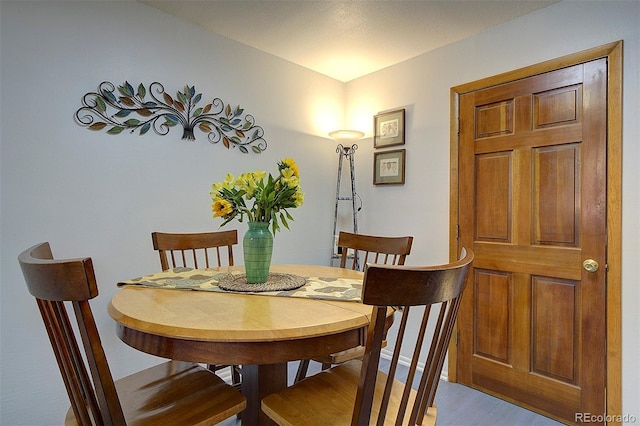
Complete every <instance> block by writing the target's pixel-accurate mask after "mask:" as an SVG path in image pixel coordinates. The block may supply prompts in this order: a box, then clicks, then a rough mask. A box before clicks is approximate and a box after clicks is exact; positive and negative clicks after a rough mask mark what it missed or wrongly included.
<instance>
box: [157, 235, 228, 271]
mask: <svg viewBox="0 0 640 426" xmlns="http://www.w3.org/2000/svg"><path fill="white" fill-rule="evenodd" d="M151 239H152V241H153V248H154V249H155V250H157V251H158V254H159V256H160V266H161V267H162V269H163V270H167V269H172V268H176V267H181V266H182V267H190V268H196V269H197V268H200V267H202V266H204V267H205V268H212V267H215V266H226V265H229V266H233V265H234V260H233V246H234V245H236V244H238V231H237V230H231V231H220V232H202V233H190V234H169V233H165V232H153V233H152V234H151ZM225 248H226V250H224V249H225ZM221 249H222V250H221ZM214 251H215V253H214ZM225 256H226V257H225Z"/></svg>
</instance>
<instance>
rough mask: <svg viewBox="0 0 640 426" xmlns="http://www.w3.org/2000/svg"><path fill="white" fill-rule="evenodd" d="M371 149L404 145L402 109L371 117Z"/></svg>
mask: <svg viewBox="0 0 640 426" xmlns="http://www.w3.org/2000/svg"><path fill="white" fill-rule="evenodd" d="M373 129H374V135H373V147H374V148H382V147H387V146H394V145H404V109H398V110H395V111H388V112H382V113H379V114H377V115H375V116H373Z"/></svg>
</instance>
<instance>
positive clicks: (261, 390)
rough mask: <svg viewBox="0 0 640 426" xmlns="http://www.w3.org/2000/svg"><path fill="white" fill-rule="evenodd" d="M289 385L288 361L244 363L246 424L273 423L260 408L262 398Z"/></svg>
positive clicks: (243, 419)
mask: <svg viewBox="0 0 640 426" xmlns="http://www.w3.org/2000/svg"><path fill="white" fill-rule="evenodd" d="M286 387H287V363H286V362H285V363H280V364H262V365H243V366H242V394H243V395H244V396H245V398H247V408H246V409H245V410H244V411H243V412H242V414H241V419H242V425H244V426H256V425H273V424H275V423H273V422H272V421H271V419H270V418H269V417H267V416H266V415H265V414H264V413H263V412H262V409H261V408H260V403H261V401H262V398H264V397H265V396H267V395H269V394H271V393H274V392H279V391H281V390H282V389H284V388H286Z"/></svg>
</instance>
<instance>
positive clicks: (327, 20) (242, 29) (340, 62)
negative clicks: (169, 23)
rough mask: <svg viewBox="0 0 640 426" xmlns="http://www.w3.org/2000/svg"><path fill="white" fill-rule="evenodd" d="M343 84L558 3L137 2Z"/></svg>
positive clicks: (494, 0) (531, 0)
mask: <svg viewBox="0 0 640 426" xmlns="http://www.w3.org/2000/svg"><path fill="white" fill-rule="evenodd" d="M138 1H140V2H141V3H145V4H147V5H150V6H153V7H156V8H158V9H160V10H162V11H164V12H166V13H168V14H171V15H174V16H176V17H178V18H181V19H184V20H186V21H189V22H192V23H194V24H196V25H199V26H201V27H203V28H206V29H207V30H209V31H211V32H212V33H216V34H219V35H222V36H224V37H227V38H230V39H232V40H235V41H238V42H240V43H243V44H246V45H248V46H251V47H254V48H256V49H259V50H262V51H264V52H267V53H270V54H272V55H275V56H278V57H280V58H283V59H286V60H288V61H291V62H293V63H296V64H298V65H301V66H303V67H305V68H309V69H312V70H314V71H317V72H319V73H321V74H325V75H327V76H329V77H332V78H335V79H337V80H340V81H343V82H347V81H349V80H353V79H355V78H358V77H361V76H363V75H366V74H370V73H372V72H374V71H378V70H381V69H383V68H386V67H389V66H391V65H394V64H396V63H398V62H402V61H404V60H407V59H410V58H413V57H415V56H418V55H421V54H423V53H425V52H428V51H430V50H434V49H437V48H439V47H441V46H444V45H446V44H449V43H453V42H455V41H458V40H461V39H463V38H466V37H469V36H472V35H474V34H477V33H479V32H481V31H484V30H486V29H488V28H491V27H493V26H496V25H499V24H501V23H503V22H507V21H510V20H512V19H515V18H517V17H519V16H522V15H526V14H528V13H532V12H535V11H536V10H538V9H541V8H544V7H547V6H549V5H551V4H554V3H557V2H558V1H559V0H375V1H374V0H351V1H333V0H297V1H291V0H138Z"/></svg>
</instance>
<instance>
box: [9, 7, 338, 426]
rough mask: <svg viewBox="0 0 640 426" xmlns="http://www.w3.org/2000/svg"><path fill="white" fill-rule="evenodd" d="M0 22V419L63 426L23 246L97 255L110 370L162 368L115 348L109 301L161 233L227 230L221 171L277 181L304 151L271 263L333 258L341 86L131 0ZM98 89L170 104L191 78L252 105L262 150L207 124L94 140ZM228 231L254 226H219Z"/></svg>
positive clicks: (30, 12) (56, 377)
mask: <svg viewBox="0 0 640 426" xmlns="http://www.w3.org/2000/svg"><path fill="white" fill-rule="evenodd" d="M1 19H2V21H1V26H0V28H1V34H0V35H1V42H2V45H1V48H2V53H1V54H2V57H1V61H2V75H1V90H2V93H1V95H2V98H1V99H2V102H1V107H2V118H1V119H2V122H1V125H0V129H1V140H2V151H1V153H2V167H1V169H2V180H1V182H2V183H1V185H2V187H1V190H2V213H1V214H2V225H1V226H2V228H1V232H2V281H1V282H2V285H1V292H2V294H1V301H2V302H1V303H2V308H1V315H2V320H1V327H2V328H1V336H2V343H1V344H2V352H1V356H2V364H1V368H2V369H1V374H2V378H1V379H0V382H1V386H2V387H1V390H2V395H1V404H2V409H1V419H0V424H3V425H18V424H25V425H26V424H30V425H44V424H52V425H54V424H60V423H61V421H62V419H63V417H64V413H65V411H66V407H67V406H68V399H67V397H66V396H65V391H64V387H63V383H62V381H61V379H60V374H59V372H58V370H57V366H56V363H55V359H54V357H53V354H52V352H51V348H50V345H49V343H48V339H47V337H46V334H45V331H44V328H43V326H42V322H41V319H40V318H39V313H38V311H37V307H36V305H35V302H34V300H33V298H32V297H30V296H29V295H28V293H27V291H26V288H25V285H24V280H23V279H22V277H21V273H20V270H19V266H18V264H17V255H18V253H19V252H20V251H21V250H23V249H25V248H27V247H29V246H31V245H33V244H36V243H38V242H40V241H50V242H51V245H52V249H53V251H54V255H56V256H57V257H61V258H65V257H80V256H91V257H93V259H94V265H95V269H96V274H97V278H98V282H99V285H100V292H101V295H100V296H99V297H98V298H97V300H96V303H94V304H93V305H92V306H93V309H94V312H95V313H96V316H97V321H98V323H99V327H100V331H101V334H102V336H103V343H104V345H105V347H106V351H107V357H108V359H109V361H110V364H111V366H112V368H113V374H114V376H116V377H121V376H123V375H125V374H128V373H129V372H132V371H135V370H137V369H140V368H142V367H143V366H148V365H151V364H153V363H154V362H155V360H153V359H150V357H149V356H148V355H145V354H142V353H139V352H137V351H135V350H132V349H131V348H129V347H127V346H126V345H124V344H123V343H122V342H120V341H118V339H117V337H116V336H115V333H114V323H113V320H112V319H111V318H110V317H108V315H107V312H106V304H107V302H108V300H109V299H110V298H111V296H112V295H113V293H114V292H115V291H116V288H115V283H116V282H117V281H118V280H120V279H124V278H129V277H134V276H139V275H142V274H146V273H149V272H151V271H154V270H157V269H158V268H159V261H158V257H157V254H156V253H155V252H154V251H153V248H152V245H151V237H150V233H151V232H152V231H154V230H167V231H174V232H179V231H206V230H216V229H218V227H219V225H220V223H221V221H220V220H219V219H212V218H211V201H210V198H209V190H210V185H211V183H213V182H216V181H219V180H222V179H223V178H224V175H225V173H227V172H232V173H235V174H238V173H240V172H243V171H251V170H255V169H262V170H267V171H271V172H274V173H275V172H276V171H277V165H276V162H277V161H278V160H279V159H281V158H284V157H293V158H295V159H296V160H297V161H298V163H299V167H300V172H301V174H302V176H301V179H302V181H301V183H302V187H303V190H304V191H305V192H306V194H307V197H306V202H305V204H304V206H302V207H301V208H300V209H297V210H295V211H292V213H293V215H294V217H295V221H294V222H293V223H292V224H291V228H292V230H291V231H290V232H283V233H281V234H278V235H277V236H276V243H275V251H274V262H277V263H285V262H286V263H315V262H317V261H318V259H323V260H325V259H326V261H325V263H326V262H327V261H328V252H329V250H330V243H331V241H332V237H331V226H332V222H331V220H330V219H329V218H330V217H331V215H332V214H333V210H332V200H333V197H334V191H335V187H334V182H335V180H334V176H335V168H334V166H333V165H334V163H335V153H334V149H335V145H334V143H333V141H330V139H329V138H328V136H326V135H327V133H328V132H329V131H330V130H335V129H336V128H341V127H343V123H342V120H343V116H344V111H343V103H344V90H345V87H344V84H343V83H341V82H338V81H336V80H333V79H330V78H328V77H325V76H322V75H320V74H317V73H314V72H311V71H309V70H307V69H305V68H302V67H299V66H297V65H294V64H292V63H290V62H287V61H284V60H280V59H278V58H275V57H273V56H271V55H267V54H265V53H262V52H259V51H257V50H255V49H252V48H249V47H246V46H243V45H240V44H238V43H235V42H232V41H230V40H228V39H225V38H222V37H215V36H212V35H211V34H209V33H207V32H206V31H204V30H203V29H201V28H199V27H195V26H193V25H191V24H188V23H185V22H181V21H179V20H177V19H175V18H173V17H170V16H168V15H166V14H164V13H162V12H160V11H158V10H156V9H154V8H151V7H148V6H146V5H143V4H141V3H138V2H133V1H128V2H122V1H117V2H112V1H98V2H94V1H92V2H78V1H71V2H57V1H44V2H37V3H36V2H25V1H19V2H6V1H4V0H3V1H2V3H1ZM104 80H108V81H112V82H114V83H116V84H121V83H122V82H124V81H125V80H128V81H129V82H131V83H132V84H134V85H137V84H138V83H140V82H143V83H145V84H149V83H151V82H153V81H159V82H162V83H163V84H164V86H165V88H166V89H167V92H168V93H169V94H171V95H172V96H175V93H176V91H178V90H182V88H183V87H184V85H185V84H189V85H195V86H196V89H197V90H198V92H201V93H202V94H203V97H204V99H207V100H208V101H210V100H211V99H213V97H220V98H221V99H223V100H224V101H225V102H230V103H232V104H233V105H237V104H240V105H241V106H242V107H244V108H245V111H246V112H247V113H250V114H252V115H253V116H254V117H255V119H256V122H257V124H259V125H261V126H262V127H263V128H264V131H265V138H266V140H267V141H268V143H269V146H268V148H267V150H266V151H265V152H264V153H262V154H260V155H255V154H248V155H245V154H241V153H240V152H239V151H238V150H237V149H235V150H230V151H228V150H226V149H224V148H223V146H221V144H219V145H211V144H209V143H208V142H207V141H206V135H205V134H204V133H202V132H199V131H198V130H196V138H197V140H196V141H195V142H185V141H182V140H181V139H180V138H181V135H182V131H181V129H180V128H174V129H173V130H171V132H170V133H169V134H168V135H166V136H157V135H155V134H153V133H151V132H150V133H148V134H146V135H145V136H138V135H137V134H134V135H131V134H128V133H123V134H120V135H117V136H111V135H107V134H106V133H105V132H97V133H96V132H92V131H89V130H87V129H86V128H84V127H82V126H79V125H77V124H76V123H75V122H74V118H73V117H74V113H75V111H76V110H77V109H78V108H79V107H80V106H81V98H82V96H83V95H84V94H85V93H87V92H91V91H95V90H96V89H97V87H98V84H99V83H100V82H102V81H104ZM203 102H204V101H203ZM327 165H331V167H329V168H328V167H327ZM234 226H236V227H237V228H238V229H239V230H240V232H244V230H245V229H246V228H245V227H246V225H244V224H242V225H240V224H237V223H233V224H229V225H227V226H226V227H225V229H233V227H234ZM301 241H305V242H307V243H305V244H300V242H301ZM240 253H242V252H241V250H240ZM240 257H241V256H240Z"/></svg>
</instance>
